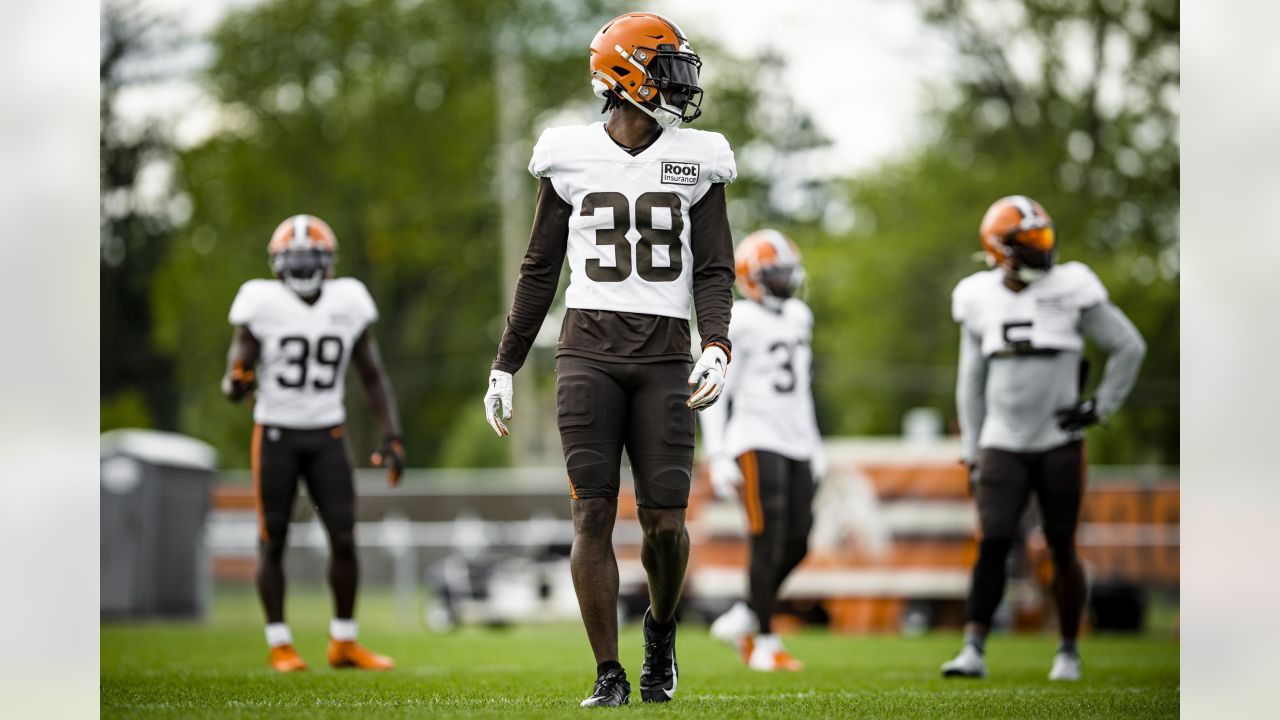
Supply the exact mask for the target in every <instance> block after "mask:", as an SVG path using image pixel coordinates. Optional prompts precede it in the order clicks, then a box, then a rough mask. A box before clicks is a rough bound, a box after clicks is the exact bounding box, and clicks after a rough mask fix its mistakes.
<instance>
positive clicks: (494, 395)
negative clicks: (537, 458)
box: [484, 370, 512, 437]
mask: <svg viewBox="0 0 1280 720" xmlns="http://www.w3.org/2000/svg"><path fill="white" fill-rule="evenodd" d="M511 395H512V389H511V373H509V372H504V371H502V370H490V371H489V390H488V392H486V393H485V394H484V414H485V418H486V419H488V421H489V427H491V428H493V431H494V432H496V433H498V437H506V436H507V435H510V434H511V431H510V430H508V429H507V426H506V424H505V423H503V422H502V421H503V420H510V419H511Z"/></svg>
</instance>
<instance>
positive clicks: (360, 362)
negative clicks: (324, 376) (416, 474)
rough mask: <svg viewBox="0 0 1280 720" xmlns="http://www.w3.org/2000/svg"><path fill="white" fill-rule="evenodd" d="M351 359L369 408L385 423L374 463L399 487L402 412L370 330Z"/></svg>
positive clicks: (391, 484) (388, 481)
mask: <svg viewBox="0 0 1280 720" xmlns="http://www.w3.org/2000/svg"><path fill="white" fill-rule="evenodd" d="M351 360H352V362H353V363H355V366H356V375H357V376H358V377H359V378H360V384H361V385H363V386H364V394H365V397H366V398H368V400H369V408H370V409H372V410H373V414H374V415H376V416H377V417H378V421H379V422H380V423H381V424H382V443H381V444H380V445H379V446H378V449H377V450H376V451H374V453H373V457H372V458H371V460H372V461H373V464H374V465H377V466H379V467H385V468H387V484H388V485H390V486H391V487H396V486H397V485H399V484H400V475H401V473H402V472H404V441H403V440H402V439H401V438H402V435H401V428H400V409H399V408H398V407H397V406H396V396H395V394H394V393H393V392H392V391H391V378H390V377H388V376H387V371H386V369H385V368H384V367H383V366H382V352H381V351H380V350H379V349H378V341H377V340H376V339H375V338H374V337H373V333H371V332H369V330H367V329H366V330H365V331H364V334H362V335H361V336H360V339H359V340H357V341H356V346H355V348H353V349H352V351H351Z"/></svg>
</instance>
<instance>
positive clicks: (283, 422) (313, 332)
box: [222, 215, 404, 672]
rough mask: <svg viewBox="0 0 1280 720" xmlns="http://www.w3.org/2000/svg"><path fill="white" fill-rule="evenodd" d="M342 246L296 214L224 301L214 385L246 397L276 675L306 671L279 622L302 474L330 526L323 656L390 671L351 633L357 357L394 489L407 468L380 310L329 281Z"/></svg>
mask: <svg viewBox="0 0 1280 720" xmlns="http://www.w3.org/2000/svg"><path fill="white" fill-rule="evenodd" d="M337 249H338V243H337V239H336V238H335V237H334V234H333V231H332V230H330V229H329V226H328V225H327V224H325V222H324V221H323V220H321V219H320V218H317V217H314V216H312V215H294V216H293V217H290V218H288V219H287V220H285V221H284V222H282V223H280V225H279V226H278V227H277V228H276V230H275V232H274V233H273V234H272V236H271V242H270V244H269V245H268V247H267V253H268V255H269V257H270V264H271V271H272V272H273V273H274V274H275V276H276V279H275V280H249V281H248V282H246V283H245V284H244V285H242V286H241V287H240V291H239V292H238V293H237V294H236V297H235V300H234V301H233V302H232V304H231V313H230V318H229V319H230V321H231V324H232V325H234V326H235V332H234V335H233V336H232V340H231V350H230V353H229V354H228V358H227V364H228V370H227V375H226V376H225V377H224V378H223V381H222V389H223V392H224V393H225V394H226V396H227V397H228V398H229V399H231V400H232V401H233V402H234V401H239V400H241V399H243V398H245V397H248V396H250V395H252V396H253V400H254V404H253V419H254V427H253V444H252V460H251V461H252V471H253V489H254V496H255V500H256V505H257V510H258V535H259V543H258V548H259V553H258V574H257V583H258V593H259V595H260V597H261V599H262V607H263V610H264V611H265V612H266V616H267V627H266V635H267V644H268V645H269V646H270V648H271V651H270V654H269V656H268V662H269V663H270V665H271V667H272V668H273V669H275V670H278V671H280V672H290V671H295V670H305V669H306V667H307V664H306V662H305V661H304V660H303V659H302V657H301V656H300V655H299V654H298V652H297V650H295V649H294V647H293V636H292V634H291V633H290V631H289V626H288V625H287V624H285V620H284V551H285V541H286V533H287V531H288V528H289V520H290V517H291V516H292V514H293V499H294V497H295V496H296V495H297V489H298V488H297V484H298V478H299V477H302V478H303V479H305V481H306V483H307V495H308V496H309V497H310V498H311V501H312V502H313V503H314V504H315V506H316V510H317V511H318V514H319V516H320V520H321V521H322V522H323V523H324V527H325V530H326V531H327V533H328V535H329V548H330V558H329V584H330V586H331V588H332V590H333V603H334V615H333V620H332V621H331V623H330V625H329V637H330V642H329V652H328V660H329V664H330V665H332V666H333V667H337V668H347V667H353V668H360V669H364V670H389V669H391V668H392V667H393V666H394V664H393V663H392V661H391V659H390V658H387V657H384V656H382V655H378V654H376V653H373V652H370V651H369V650H367V649H365V648H364V647H362V646H361V645H359V644H358V643H357V642H356V621H355V601H356V584H357V575H358V568H357V562H356V544H355V535H354V531H355V487H354V480H353V477H352V470H351V461H350V459H349V457H348V452H347V442H346V432H345V427H344V422H345V420H346V408H345V407H344V406H343V388H344V385H345V377H346V371H347V365H348V362H349V361H350V360H352V359H353V358H354V360H355V366H356V370H357V374H358V376H359V378H360V382H361V384H362V385H363V386H364V389H365V394H366V395H367V396H368V399H369V405H370V406H371V407H372V409H373V412H374V414H375V415H377V416H378V418H379V420H381V422H382V427H383V431H384V433H385V434H384V438H383V441H382V445H381V447H380V448H379V449H378V451H377V452H375V453H374V454H373V462H374V464H375V465H385V466H386V467H387V468H388V476H387V479H388V482H389V484H390V485H391V486H392V487H395V486H396V485H398V484H399V482H400V473H401V470H402V469H403V468H404V447H403V445H402V443H401V440H400V414H399V412H398V410H397V409H396V403H395V398H394V397H393V395H392V393H391V381H390V380H389V379H388V378H387V374H386V372H385V371H384V370H383V367H382V358H381V355H380V353H379V351H378V344H377V341H376V340H374V338H373V333H372V332H370V327H371V326H372V325H373V323H374V322H375V321H376V320H377V319H378V309H377V307H376V306H375V305H374V302H373V298H372V297H371V296H370V295H369V291H368V289H366V288H365V286H364V283H361V282H360V281H359V280H357V279H355V278H333V277H332V275H333V266H334V261H335V259H336V256H337Z"/></svg>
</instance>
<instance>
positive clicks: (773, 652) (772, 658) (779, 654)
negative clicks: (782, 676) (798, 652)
mask: <svg viewBox="0 0 1280 720" xmlns="http://www.w3.org/2000/svg"><path fill="white" fill-rule="evenodd" d="M747 667H749V668H751V669H752V670H761V671H763V672H800V671H801V670H803V669H804V663H802V662H800V661H799V660H797V659H795V658H794V657H792V656H791V653H789V652H787V650H786V648H783V647H775V648H773V649H770V648H768V647H760V645H759V644H757V645H756V648H755V651H754V652H752V653H751V659H750V660H748V661H747Z"/></svg>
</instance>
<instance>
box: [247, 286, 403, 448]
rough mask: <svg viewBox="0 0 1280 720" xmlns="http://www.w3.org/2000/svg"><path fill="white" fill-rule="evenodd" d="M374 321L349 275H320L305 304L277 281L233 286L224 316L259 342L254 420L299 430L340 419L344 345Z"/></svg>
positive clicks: (372, 308)
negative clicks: (317, 287) (320, 282)
mask: <svg viewBox="0 0 1280 720" xmlns="http://www.w3.org/2000/svg"><path fill="white" fill-rule="evenodd" d="M377 319H378V308H377V306H376V305H375V304H374V302H373V298H372V297H371V296H370V295H369V290H368V289H367V288H365V286H364V283H362V282H360V281H359V280H356V279H355V278H336V279H332V280H325V281H324V285H323V286H322V289H321V291H320V297H319V298H318V299H317V300H316V302H315V304H312V305H309V304H307V303H306V302H304V301H303V300H302V298H300V297H298V295H297V294H296V293H294V292H293V291H292V290H290V289H289V288H287V287H285V285H284V283H282V282H280V281H279V280H250V281H248V282H246V283H245V284H244V285H242V286H240V291H239V292H238V293H236V299H235V300H234V301H233V302H232V303H231V313H230V315H229V320H230V321H231V324H232V325H237V326H243V327H246V328H248V330H249V332H250V333H252V334H253V336H254V337H255V338H257V340H258V344H259V346H260V350H259V356H258V370H257V378H258V389H257V391H256V392H255V394H254V407H253V420H254V422H256V423H259V424H261V425H270V426H276V427H284V428H292V429H299V430H303V429H309V428H323V427H332V426H334V425H341V424H342V423H343V422H344V421H345V420H346V415H347V413H346V407H345V406H344V405H343V388H344V386H345V377H346V374H347V363H348V362H349V361H350V359H351V350H352V348H354V347H355V344H356V340H358V339H360V335H361V334H362V333H364V331H365V328H367V327H369V325H371V324H372V323H373V322H374V321H376V320H377Z"/></svg>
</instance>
